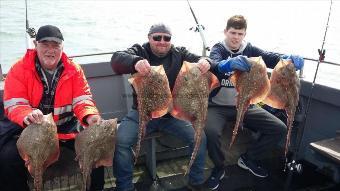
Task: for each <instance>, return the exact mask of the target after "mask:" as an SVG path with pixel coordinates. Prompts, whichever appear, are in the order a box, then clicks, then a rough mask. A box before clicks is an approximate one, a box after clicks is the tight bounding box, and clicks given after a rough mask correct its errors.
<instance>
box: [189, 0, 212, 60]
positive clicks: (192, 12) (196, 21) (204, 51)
mask: <svg viewBox="0 0 340 191" xmlns="http://www.w3.org/2000/svg"><path fill="white" fill-rule="evenodd" d="M187 2H188V5H189V8H190V11H191V14H192V16H193V17H194V20H195V23H196V27H195V32H199V33H200V36H201V39H202V42H203V49H202V56H206V55H207V53H206V51H207V50H208V51H210V48H209V47H208V46H207V43H206V41H205V37H204V34H203V31H204V29H205V28H204V26H203V25H201V24H199V22H198V19H197V17H196V15H195V12H194V10H193V9H192V7H191V5H190V2H189V0H187ZM192 29H193V27H192V28H190V30H192Z"/></svg>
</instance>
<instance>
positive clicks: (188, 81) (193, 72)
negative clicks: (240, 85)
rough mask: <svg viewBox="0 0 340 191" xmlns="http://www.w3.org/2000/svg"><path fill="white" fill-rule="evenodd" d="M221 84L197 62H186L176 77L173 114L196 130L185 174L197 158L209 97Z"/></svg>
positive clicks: (173, 92) (173, 93)
mask: <svg viewBox="0 0 340 191" xmlns="http://www.w3.org/2000/svg"><path fill="white" fill-rule="evenodd" d="M218 85H219V83H218V79H217V78H216V76H215V75H213V74H212V73H211V72H207V73H205V74H202V73H201V71H200V69H199V68H198V66H197V64H194V63H189V62H184V63H183V65H182V68H181V70H180V72H179V74H178V76H177V78H176V82H175V85H174V88H173V91H172V97H173V109H172V111H171V114H172V115H173V116H174V117H176V118H179V119H181V120H186V121H189V122H191V123H192V126H193V128H194V130H195V147H194V150H193V152H192V155H191V159H190V162H189V165H188V168H187V171H186V173H185V174H187V173H188V172H189V170H190V168H191V166H192V164H193V162H194V160H195V158H196V155H197V151H198V149H199V146H200V144H201V136H202V131H203V127H204V125H205V121H206V118H207V108H208V97H209V93H210V91H211V90H212V89H213V88H216V87H217V86H218Z"/></svg>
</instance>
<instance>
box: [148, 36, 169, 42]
mask: <svg viewBox="0 0 340 191" xmlns="http://www.w3.org/2000/svg"><path fill="white" fill-rule="evenodd" d="M162 38H163V40H164V41H165V42H170V40H171V36H167V35H155V36H152V39H153V40H154V41H159V42H160V41H161V40H162Z"/></svg>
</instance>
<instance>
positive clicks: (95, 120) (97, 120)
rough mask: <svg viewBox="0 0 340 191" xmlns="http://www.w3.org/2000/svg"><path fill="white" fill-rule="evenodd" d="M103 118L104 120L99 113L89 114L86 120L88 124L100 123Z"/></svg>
mask: <svg viewBox="0 0 340 191" xmlns="http://www.w3.org/2000/svg"><path fill="white" fill-rule="evenodd" d="M101 120H102V118H101V117H100V116H99V115H89V116H88V117H87V118H86V122H87V124H89V126H91V125H99V124H100V122H101Z"/></svg>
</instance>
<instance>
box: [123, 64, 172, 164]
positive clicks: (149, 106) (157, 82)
mask: <svg viewBox="0 0 340 191" xmlns="http://www.w3.org/2000/svg"><path fill="white" fill-rule="evenodd" d="M129 82H130V83H131V84H132V86H133V87H134V89H135V91H136V94H137V101H138V113H139V134H138V141H137V145H136V151H135V159H136V160H135V162H136V161H137V157H138V154H139V151H140V144H141V140H142V138H143V137H144V135H145V128H146V125H147V124H148V122H149V121H150V120H151V119H152V118H159V117H162V116H163V115H165V114H166V113H168V111H169V107H170V106H171V102H172V98H171V92H170V87H169V82H168V78H167V76H166V74H165V71H164V68H163V65H160V66H151V71H150V73H149V74H148V75H146V76H143V75H141V74H139V73H135V74H133V76H132V77H131V78H129Z"/></svg>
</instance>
